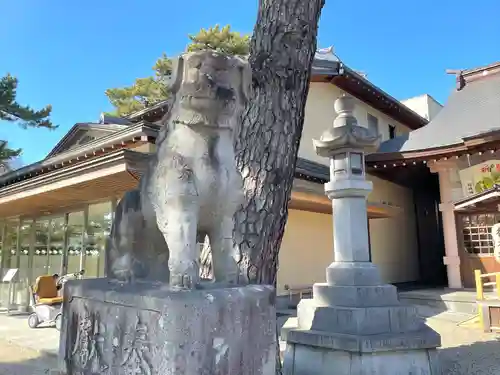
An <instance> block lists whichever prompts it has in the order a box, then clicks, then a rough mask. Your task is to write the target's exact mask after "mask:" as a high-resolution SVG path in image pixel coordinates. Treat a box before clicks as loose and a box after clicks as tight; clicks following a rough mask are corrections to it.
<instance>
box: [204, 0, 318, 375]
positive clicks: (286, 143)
mask: <svg viewBox="0 0 500 375" xmlns="http://www.w3.org/2000/svg"><path fill="white" fill-rule="evenodd" d="M323 5H324V0H260V1H259V11H258V16H257V23H256V25H255V28H254V32H253V37H252V42H251V51H250V64H251V66H252V71H253V95H252V98H251V99H250V103H249V105H247V108H246V109H245V111H244V113H243V119H242V124H241V126H240V128H239V129H238V131H237V134H236V137H235V150H236V162H237V166H238V169H239V170H240V172H241V174H242V177H243V181H244V191H245V196H246V202H245V204H244V205H243V206H242V207H241V208H240V210H239V211H238V212H236V214H235V216H234V219H235V228H234V241H235V244H236V245H237V246H238V247H239V250H240V253H241V256H242V258H241V261H240V270H241V272H242V274H243V275H245V276H246V278H247V281H248V282H250V283H256V284H270V285H276V274H277V269H278V252H279V249H280V246H281V240H282V239H283V233H284V230H285V224H286V221H287V218H288V201H289V200H290V196H291V192H292V184H293V179H294V172H295V165H296V161H297V152H298V150H299V145H300V138H301V135H302V127H303V124H304V111H305V105H306V99H307V94H308V91H309V80H310V75H311V65H312V61H313V58H314V53H315V51H316V39H317V32H318V22H319V18H320V14H321V9H322V7H323ZM306 141H310V140H306ZM210 262H211V254H210V248H209V247H208V246H207V245H206V244H205V246H204V250H203V252H202V256H201V272H202V275H208V274H209V273H210V271H211V268H210V267H211V264H210ZM278 336H279V335H278V333H277V337H278ZM277 345H278V353H277V358H276V362H277V372H278V373H281V361H280V356H279V343H278V342H277Z"/></svg>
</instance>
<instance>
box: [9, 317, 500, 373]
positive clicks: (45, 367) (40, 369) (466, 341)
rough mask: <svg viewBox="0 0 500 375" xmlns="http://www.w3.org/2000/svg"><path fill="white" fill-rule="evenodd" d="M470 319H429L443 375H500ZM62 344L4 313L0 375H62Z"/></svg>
mask: <svg viewBox="0 0 500 375" xmlns="http://www.w3.org/2000/svg"><path fill="white" fill-rule="evenodd" d="M467 317H468V316H467V315H464V314H456V313H449V312H448V313H442V314H439V315H436V316H433V317H431V318H429V319H427V324H429V325H430V326H431V327H432V328H434V329H435V330H437V331H438V332H439V333H440V334H441V337H442V343H443V346H442V347H441V348H440V349H439V360H440V362H441V366H442V368H443V375H498V374H500V336H499V335H496V334H492V333H483V332H481V331H480V330H478V329H471V328H464V327H461V326H459V323H460V322H462V321H464V320H466V319H467ZM282 321H283V319H280V323H281V322H282ZM58 344H59V333H58V331H57V330H55V328H39V329H35V330H33V329H30V328H29V327H28V325H27V321H26V316H15V317H11V316H7V315H5V314H0V375H41V374H48V375H59V374H60V372H59V371H58V363H57V358H56V355H57V351H58Z"/></svg>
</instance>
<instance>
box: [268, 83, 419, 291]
mask: <svg viewBox="0 0 500 375" xmlns="http://www.w3.org/2000/svg"><path fill="white" fill-rule="evenodd" d="M342 94H344V92H343V90H341V89H339V88H338V87H336V86H334V85H333V84H331V83H319V82H312V83H311V86H310V89H309V96H308V99H307V103H306V117H305V121H304V128H303V132H302V140H301V144H300V148H299V156H300V157H303V158H305V159H309V160H313V161H316V162H319V163H323V164H325V165H327V164H328V161H327V159H326V158H322V157H319V156H317V155H316V152H315V151H314V147H313V145H312V139H313V138H319V136H320V135H321V133H322V132H323V131H324V130H325V129H327V128H328V127H329V126H332V123H333V120H334V119H335V111H334V108H333V104H334V102H335V100H336V99H337V98H338V97H340V96H341V95H342ZM368 113H370V114H372V115H373V116H375V117H377V118H378V124H379V132H380V135H381V137H382V140H387V139H389V126H388V125H389V124H390V125H393V126H396V135H401V134H404V133H408V132H409V131H410V129H409V128H408V127H406V126H404V125H403V124H401V123H399V122H398V121H395V120H394V119H392V118H390V117H389V116H387V115H385V114H383V113H381V112H380V111H378V110H376V109H374V108H372V107H371V106H369V105H367V104H366V103H363V102H361V101H360V100H357V99H356V107H355V113H354V114H355V116H356V118H357V119H358V122H359V124H360V125H362V126H367V115H368ZM368 178H369V179H370V180H371V181H372V182H373V184H374V190H373V192H372V193H371V194H370V196H369V197H368V200H369V201H370V202H379V203H380V202H390V203H391V204H393V205H396V206H399V207H401V214H400V215H398V216H397V217H394V218H389V219H371V220H370V241H371V246H372V260H373V261H374V263H376V264H377V265H378V266H379V267H380V271H381V275H382V279H383V280H384V281H385V282H407V281H415V280H417V279H418V276H419V275H418V252H417V251H418V250H417V235H416V221H415V211H414V206H413V197H412V192H411V190H409V189H406V188H404V187H401V186H399V185H396V184H393V183H391V182H388V181H385V180H381V179H379V178H376V177H373V176H369V177H368ZM309 215H310V216H308V218H309V219H307V220H306V217H305V216H303V215H300V216H299V215H295V218H294V219H293V220H294V221H297V220H299V219H300V220H301V230H300V231H299V230H298V228H297V231H298V232H299V233H301V235H300V236H296V239H294V242H293V243H290V245H289V246H296V245H295V244H297V243H304V241H305V242H307V241H314V242H315V243H321V242H319V241H315V240H314V238H313V237H310V236H309V235H308V233H309V231H308V230H307V228H309V225H310V223H312V222H311V221H310V220H318V219H316V217H315V216H311V215H319V214H312V213H310V214H309ZM320 216H322V215H320ZM327 217H330V216H327ZM302 220H303V221H302ZM308 220H309V221H308ZM323 220H325V219H323ZM330 220H331V217H330ZM289 221H290V219H289ZM290 225H291V226H292V225H293V226H295V225H296V224H293V223H292V224H290ZM318 228H323V226H321V227H318ZM324 228H325V229H324V230H327V231H328V233H327V235H330V233H331V231H332V228H331V226H329V227H328V228H327V227H324ZM316 230H317V229H316ZM316 230H315V231H316ZM324 236H325V235H324V234H322V235H321V238H325V237H324ZM286 238H287V232H285V239H286ZM294 238H295V237H294ZM284 244H285V240H284ZM328 246H333V241H332V243H331V245H330V243H328ZM325 251H326V249H324V248H323V246H322V245H318V246H316V247H315V252H312V253H310V255H308V256H307V257H304V258H302V257H301V258H299V260H298V262H299V263H298V264H299V265H300V264H302V266H301V269H302V271H301V272H298V273H297V272H296V269H297V266H293V265H292V263H290V261H289V260H288V259H287V258H286V256H287V255H286V254H290V252H291V250H288V251H287V250H283V248H282V252H281V254H280V261H281V260H282V263H281V265H280V267H282V271H280V272H281V274H282V275H283V272H286V274H287V275H289V276H287V279H288V278H290V279H291V278H292V277H295V278H297V282H296V283H299V284H303V283H306V284H307V281H308V280H313V279H315V278H316V281H323V280H324V271H323V268H324V267H326V266H327V265H328V264H329V262H331V260H329V261H328V262H327V261H326V260H325V256H326V253H325ZM319 254H321V255H319ZM328 259H330V258H328ZM304 262H314V263H315V264H316V265H314V266H308V267H315V268H314V269H315V271H314V274H316V273H317V276H313V273H310V272H309V271H307V268H306V267H305V266H303V264H304ZM320 263H321V265H320ZM285 267H291V269H290V271H285V270H284V268H285ZM289 272H291V274H290V273H289ZM283 277H284V276H282V279H281V280H283ZM317 277H320V279H317ZM278 282H279V284H281V286H282V285H283V284H284V283H285V282H281V283H280V277H279V276H278ZM311 283H312V282H310V284H311Z"/></svg>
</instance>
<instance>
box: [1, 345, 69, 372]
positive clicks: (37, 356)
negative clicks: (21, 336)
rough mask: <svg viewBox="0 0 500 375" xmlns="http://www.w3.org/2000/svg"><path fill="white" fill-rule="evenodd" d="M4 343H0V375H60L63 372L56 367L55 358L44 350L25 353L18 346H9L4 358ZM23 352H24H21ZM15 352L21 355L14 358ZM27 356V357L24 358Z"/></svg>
mask: <svg viewBox="0 0 500 375" xmlns="http://www.w3.org/2000/svg"><path fill="white" fill-rule="evenodd" d="M5 349H6V348H5V345H2V348H1V349H0V351H1V352H2V355H1V357H2V358H1V359H0V375H61V374H63V373H62V372H61V371H60V370H59V367H58V362H57V358H56V357H55V356H54V355H52V354H47V353H44V352H34V353H30V354H29V355H26V351H25V350H22V349H20V348H15V347H9V348H7V350H8V351H16V352H17V353H9V354H11V355H9V357H11V358H9V359H5V353H4V350H5ZM23 352H24V353H23ZM17 354H21V357H24V358H16V355H17ZM26 357H28V358H26Z"/></svg>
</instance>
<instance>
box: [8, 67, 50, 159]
mask: <svg viewBox="0 0 500 375" xmlns="http://www.w3.org/2000/svg"><path fill="white" fill-rule="evenodd" d="M17 85H18V80H17V78H15V77H13V76H11V75H10V74H7V75H6V76H4V77H1V78H0V121H8V122H15V123H17V124H18V125H19V126H21V127H22V128H23V129H27V128H47V129H56V128H57V126H55V125H54V124H52V122H51V121H50V119H49V116H50V113H51V111H52V107H51V106H50V105H48V106H46V107H45V108H43V109H41V110H38V111H37V110H34V109H32V108H31V107H29V106H23V105H21V104H19V103H18V102H17V101H16V95H17ZM20 153H21V150H12V149H9V148H8V146H7V142H6V141H0V161H3V160H9V159H11V158H13V157H15V156H18V155H19V154H20Z"/></svg>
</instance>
